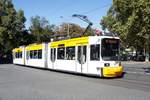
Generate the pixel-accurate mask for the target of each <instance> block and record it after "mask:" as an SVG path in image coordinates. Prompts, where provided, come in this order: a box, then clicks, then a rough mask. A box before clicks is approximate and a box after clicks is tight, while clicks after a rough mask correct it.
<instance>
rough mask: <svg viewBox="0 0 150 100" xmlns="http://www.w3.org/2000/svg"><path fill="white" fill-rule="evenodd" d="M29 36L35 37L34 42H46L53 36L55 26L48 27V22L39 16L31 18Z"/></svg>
mask: <svg viewBox="0 0 150 100" xmlns="http://www.w3.org/2000/svg"><path fill="white" fill-rule="evenodd" d="M29 29H30V31H31V34H33V35H34V36H35V37H36V42H48V41H50V39H51V35H52V34H54V31H55V25H50V24H49V21H48V20H47V19H46V18H44V17H42V18H41V17H40V16H35V17H32V18H31V26H30V28H29Z"/></svg>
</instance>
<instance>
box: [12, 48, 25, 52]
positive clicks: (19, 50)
mask: <svg viewBox="0 0 150 100" xmlns="http://www.w3.org/2000/svg"><path fill="white" fill-rule="evenodd" d="M12 51H13V52H22V51H23V50H22V48H15V49H13V50H12Z"/></svg>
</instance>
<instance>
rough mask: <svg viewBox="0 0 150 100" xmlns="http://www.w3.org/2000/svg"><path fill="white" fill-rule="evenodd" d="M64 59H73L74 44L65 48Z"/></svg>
mask: <svg viewBox="0 0 150 100" xmlns="http://www.w3.org/2000/svg"><path fill="white" fill-rule="evenodd" d="M66 59H67V60H75V47H74V46H73V47H67V48H66Z"/></svg>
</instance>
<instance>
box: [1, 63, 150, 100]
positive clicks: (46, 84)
mask: <svg viewBox="0 0 150 100" xmlns="http://www.w3.org/2000/svg"><path fill="white" fill-rule="evenodd" d="M146 80H147V79H146ZM149 94H150V82H146V81H136V80H127V79H125V78H117V79H100V78H93V77H84V76H80V75H72V74H67V73H60V72H55V71H50V70H41V69H35V68H28V67H24V66H16V65H12V64H6V65H5V64H4V65H0V100H150V95H149Z"/></svg>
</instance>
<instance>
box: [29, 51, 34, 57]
mask: <svg viewBox="0 0 150 100" xmlns="http://www.w3.org/2000/svg"><path fill="white" fill-rule="evenodd" d="M33 53H34V52H33V51H32V50H31V51H30V58H31V59H33Z"/></svg>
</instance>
